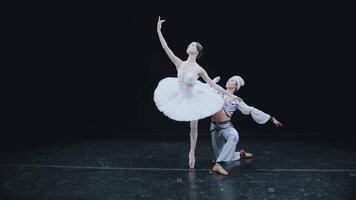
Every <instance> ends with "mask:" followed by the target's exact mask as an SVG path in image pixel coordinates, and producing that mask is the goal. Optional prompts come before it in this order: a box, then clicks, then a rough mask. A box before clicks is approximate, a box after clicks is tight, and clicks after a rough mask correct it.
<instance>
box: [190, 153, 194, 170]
mask: <svg viewBox="0 0 356 200" xmlns="http://www.w3.org/2000/svg"><path fill="white" fill-rule="evenodd" d="M194 166H195V156H194V152H189V168H191V169H192V168H194Z"/></svg>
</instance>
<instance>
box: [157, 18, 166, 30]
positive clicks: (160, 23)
mask: <svg viewBox="0 0 356 200" xmlns="http://www.w3.org/2000/svg"><path fill="white" fill-rule="evenodd" d="M165 21H166V20H161V16H158V22H157V31H160V30H161V28H162V23H163V22H165Z"/></svg>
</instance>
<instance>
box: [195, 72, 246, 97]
mask: <svg viewBox="0 0 356 200" xmlns="http://www.w3.org/2000/svg"><path fill="white" fill-rule="evenodd" d="M199 76H200V77H202V79H204V81H205V82H207V83H208V84H209V85H210V86H211V87H213V88H215V89H216V90H217V91H219V92H220V93H222V94H225V95H227V96H229V97H232V98H235V99H238V100H240V98H239V97H237V96H235V95H233V94H230V93H228V92H227V91H226V90H225V89H224V88H222V87H221V86H220V85H218V84H216V83H215V82H214V81H213V80H211V78H210V77H209V75H208V73H207V72H206V71H205V70H204V69H203V68H200V72H199Z"/></svg>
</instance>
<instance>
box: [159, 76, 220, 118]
mask: <svg viewBox="0 0 356 200" xmlns="http://www.w3.org/2000/svg"><path fill="white" fill-rule="evenodd" d="M179 84H180V83H179V82H178V78H171V77H169V78H165V79H162V80H161V81H160V82H159V83H158V86H157V88H156V90H155V91H154V101H155V103H156V106H157V108H158V110H160V111H161V112H163V113H164V114H165V115H166V116H167V117H169V118H171V119H173V120H176V121H193V120H198V119H203V118H206V117H209V116H211V115H213V114H215V113H216V112H218V111H220V110H221V109H222V107H223V104H224V100H223V97H222V95H220V94H218V93H217V92H216V91H215V90H214V89H212V88H211V87H209V86H208V85H207V84H204V83H202V82H200V81H198V80H196V83H195V84H194V87H193V86H192V87H190V91H189V93H191V97H190V98H187V97H185V96H184V95H183V94H182V91H181V88H180V87H179Z"/></svg>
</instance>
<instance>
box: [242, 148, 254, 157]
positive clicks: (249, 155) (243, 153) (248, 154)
mask: <svg viewBox="0 0 356 200" xmlns="http://www.w3.org/2000/svg"><path fill="white" fill-rule="evenodd" d="M240 155H241V157H242V158H252V157H253V154H252V153H248V152H246V151H245V150H243V149H241V151H240Z"/></svg>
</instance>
